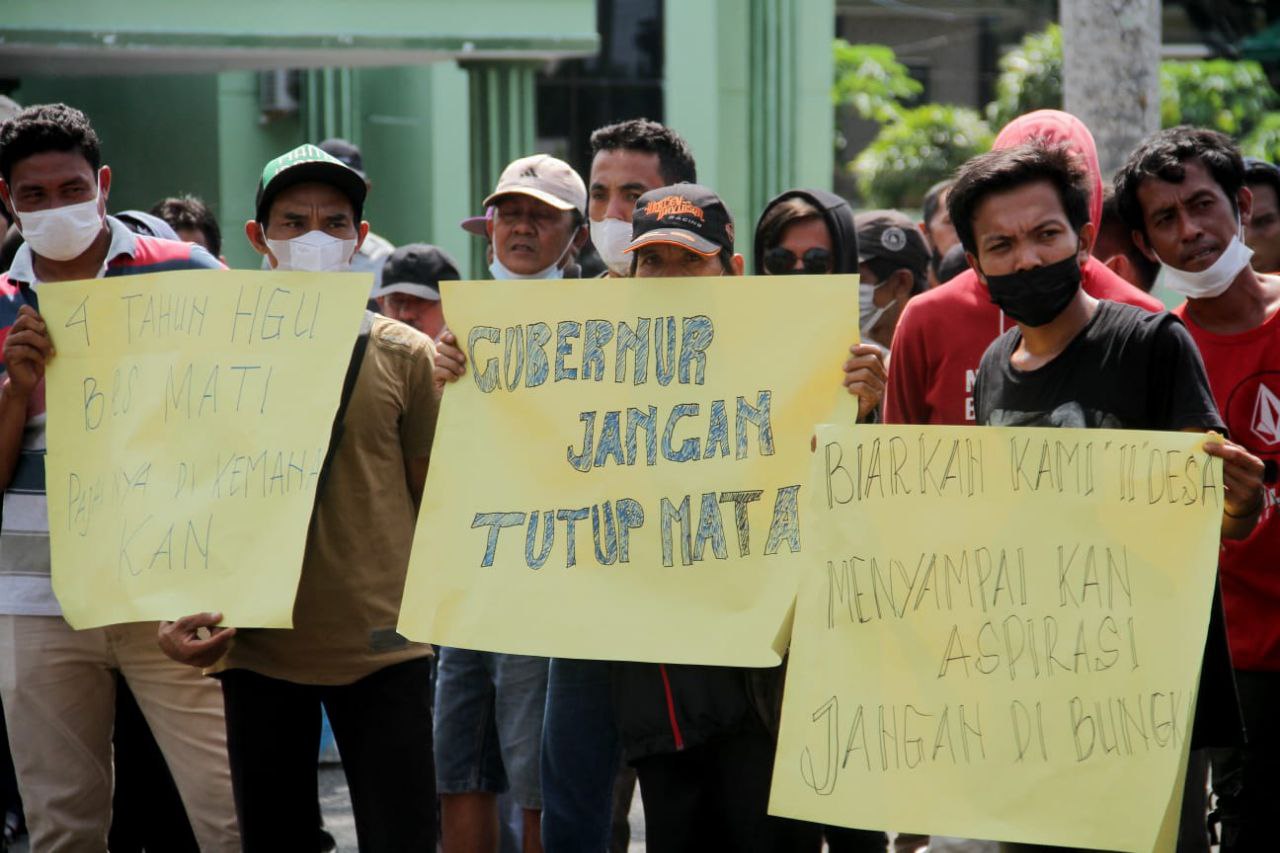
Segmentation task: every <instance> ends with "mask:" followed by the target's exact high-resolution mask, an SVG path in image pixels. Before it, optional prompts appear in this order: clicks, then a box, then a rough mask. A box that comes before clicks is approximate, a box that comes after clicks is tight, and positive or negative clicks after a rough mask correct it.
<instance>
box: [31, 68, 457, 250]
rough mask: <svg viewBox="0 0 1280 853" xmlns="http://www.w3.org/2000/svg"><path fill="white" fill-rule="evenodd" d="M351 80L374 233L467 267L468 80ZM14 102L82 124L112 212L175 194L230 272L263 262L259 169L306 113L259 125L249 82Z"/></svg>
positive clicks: (52, 91) (123, 81)
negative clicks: (254, 230) (109, 181)
mask: <svg viewBox="0 0 1280 853" xmlns="http://www.w3.org/2000/svg"><path fill="white" fill-rule="evenodd" d="M353 81H354V85H356V86H358V87H359V90H360V91H359V98H358V99H357V100H358V103H359V105H360V113H359V115H358V116H357V117H356V121H357V126H358V133H357V134H354V135H356V136H358V137H359V139H360V142H361V146H362V149H363V152H364V157H365V167H366V172H367V173H368V175H369V178H370V180H371V182H372V184H373V188H372V191H371V192H370V195H369V201H368V204H367V207H366V211H365V215H366V217H367V218H368V220H369V222H370V223H371V226H372V227H373V229H374V230H375V231H377V232H378V233H380V234H382V235H383V236H384V237H386V238H387V239H389V240H391V241H392V242H393V243H396V244H401V243H408V242H417V241H422V242H434V243H436V244H438V245H440V246H443V247H444V248H445V249H446V250H448V251H449V252H450V253H451V254H452V255H453V256H454V257H455V258H457V259H458V261H459V262H460V263H461V264H462V265H464V266H466V265H467V262H468V257H469V253H470V248H471V247H470V240H471V239H472V238H470V237H469V236H468V235H467V234H466V233H464V232H463V231H462V230H461V229H460V228H459V227H458V222H459V221H461V220H462V219H463V218H464V217H466V216H469V215H470V201H469V192H470V182H469V175H470V163H469V153H468V140H467V127H468V104H467V75H466V73H465V72H464V71H462V70H461V69H460V68H458V66H457V65H456V63H452V62H447V63H439V64H436V65H428V66H420V67H413V68H380V69H362V70H357V71H355V72H353ZM13 95H14V97H15V98H16V99H17V100H18V101H19V103H23V104H36V103H44V102H48V101H65V102H67V103H70V104H73V105H74V106H76V107H79V108H80V109H82V110H84V111H85V112H86V113H87V114H88V115H89V118H90V120H91V121H92V122H93V125H94V128H95V129H96V130H97V131H98V134H99V136H100V137H101V138H102V145H103V157H104V160H105V162H106V163H107V164H108V165H110V166H111V168H112V171H113V173H114V186H113V189H112V194H111V205H110V206H111V209H112V210H125V209H128V208H142V209H147V208H150V207H151V205H153V204H154V203H155V202H156V201H158V200H159V199H161V198H163V197H165V196H167V195H176V194H179V193H188V192H189V193H193V194H195V195H198V196H200V197H201V198H203V199H204V200H205V201H206V202H207V203H208V204H210V205H211V207H212V209H213V211H214V215H215V216H217V218H218V221H219V224H220V225H221V226H222V230H223V237H224V240H223V242H224V247H223V255H224V256H225V257H226V259H227V262H228V263H229V264H230V265H232V266H234V267H243V268H255V267H256V266H257V265H258V263H259V260H258V256H257V254H256V253H254V251H253V249H252V248H250V246H249V244H248V242H247V241H246V240H245V238H244V234H243V231H244V223H245V221H246V220H248V219H249V218H251V217H252V216H253V210H254V196H255V194H256V192H257V186H258V177H259V175H260V174H261V171H262V167H263V165H264V164H265V163H266V162H267V161H268V160H270V159H271V158H273V157H275V156H277V155H279V154H281V153H283V152H285V151H288V150H289V149H291V148H293V147H295V146H297V145H300V144H302V143H303V142H305V141H308V140H307V138H306V133H305V131H304V129H303V114H302V113H299V114H295V115H291V116H286V117H281V118H272V119H270V120H266V119H264V118H263V116H262V113H261V112H260V110H259V101H258V76H257V74H256V73H254V72H247V71H244V72H240V71H237V72H225V73H222V74H218V75H192V76H180V77H166V76H147V77H118V78H115V77H113V78H88V77H47V78H27V79H24V80H23V82H22V85H21V87H20V88H19V89H18V90H17V91H15V92H14V93H13ZM161 104H163V105H164V107H163V108H159V106H158V105H161ZM310 141H313V142H319V141H320V140H319V139H314V140H310ZM464 272H465V270H464Z"/></svg>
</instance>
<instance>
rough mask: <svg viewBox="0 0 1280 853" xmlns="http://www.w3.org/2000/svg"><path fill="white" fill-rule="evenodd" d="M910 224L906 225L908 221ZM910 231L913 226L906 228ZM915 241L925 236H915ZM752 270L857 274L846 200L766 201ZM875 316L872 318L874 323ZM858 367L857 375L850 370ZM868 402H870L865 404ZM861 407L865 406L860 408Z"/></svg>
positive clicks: (876, 384)
mask: <svg viewBox="0 0 1280 853" xmlns="http://www.w3.org/2000/svg"><path fill="white" fill-rule="evenodd" d="M908 225H909V227H910V223H908ZM910 230H911V231H912V233H914V231H915V229H914V228H913V227H911V228H910ZM916 239H918V240H921V241H922V242H923V238H921V237H920V235H919V234H916ZM754 246H755V257H754V259H753V260H754V264H753V269H754V270H755V272H756V274H757V275H760V274H765V275H822V274H848V273H858V272H860V271H859V260H860V248H861V247H860V244H859V235H858V233H857V228H856V226H855V224H854V215H853V211H852V210H851V209H850V207H849V203H848V202H847V201H845V200H844V199H842V198H840V197H839V196H838V195H836V194H834V193H829V192H826V191H824V190H788V191H786V192H784V193H782V194H780V195H778V196H776V197H775V198H774V199H773V200H772V201H770V202H769V203H768V204H767V205H765V209H764V211H763V212H762V213H761V214H760V218H759V220H757V222H756V236H755V243H754ZM863 281H864V280H863V279H860V280H859V282H858V289H859V296H860V298H861V306H860V321H861V324H862V337H863V339H864V343H861V344H857V345H855V346H853V347H852V348H851V349H850V359H849V361H848V362H847V363H846V364H845V371H846V377H848V378H847V379H846V387H848V388H850V390H851V391H855V392H856V391H857V390H863V391H864V392H866V393H867V395H868V397H869V398H870V399H869V400H864V399H859V404H860V405H859V414H860V416H862V417H865V416H866V415H868V414H869V413H870V412H871V411H872V409H874V408H875V406H876V405H878V404H879V401H880V397H881V396H882V395H883V389H884V380H885V367H884V353H882V352H881V350H880V348H879V346H878V345H876V344H874V343H866V342H865V339H866V337H867V328H868V325H867V322H866V318H867V317H868V316H869V315H870V314H871V313H872V311H873V310H874V309H873V308H869V307H868V299H867V297H868V294H869V293H871V294H872V295H873V296H872V298H874V290H875V288H874V286H873V285H867V284H864V283H863ZM875 319H877V318H874V317H873V322H874V320H875ZM855 371H857V373H858V375H856V376H853V375H852V374H853V373H854V372H855ZM867 403H870V405H866V404H867ZM864 406H865V408H864ZM822 838H823V840H825V841H826V844H827V850H828V851H829V853H860V851H881V853H883V851H884V849H885V847H886V845H887V844H888V837H887V836H886V834H885V833H884V832H879V831H873V830H864V829H848V828H845V827H834V826H824V827H822Z"/></svg>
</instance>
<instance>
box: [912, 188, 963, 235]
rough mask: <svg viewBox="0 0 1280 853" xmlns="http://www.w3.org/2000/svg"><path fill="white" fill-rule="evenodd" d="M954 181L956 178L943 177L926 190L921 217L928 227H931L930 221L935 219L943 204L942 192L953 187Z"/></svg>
mask: <svg viewBox="0 0 1280 853" xmlns="http://www.w3.org/2000/svg"><path fill="white" fill-rule="evenodd" d="M954 183H955V179H954V178H943V179H942V180H940V181H938V182H937V183H936V184H934V185H933V186H931V187H929V189H928V190H926V191H925V194H924V202H923V203H922V209H921V212H920V218H921V219H923V220H924V225H925V227H926V228H928V227H929V223H930V222H932V221H933V217H934V216H936V215H937V213H938V208H939V207H940V206H941V204H942V194H943V193H945V192H946V191H947V190H949V189H951V185H952V184H954Z"/></svg>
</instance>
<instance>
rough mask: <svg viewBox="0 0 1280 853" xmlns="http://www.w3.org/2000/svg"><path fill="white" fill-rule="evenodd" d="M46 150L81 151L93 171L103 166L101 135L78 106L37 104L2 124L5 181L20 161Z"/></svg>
mask: <svg viewBox="0 0 1280 853" xmlns="http://www.w3.org/2000/svg"><path fill="white" fill-rule="evenodd" d="M46 151H78V152H79V153H80V154H81V155H83V156H84V159H85V160H87V161H89V165H90V166H92V167H93V171H94V172H97V171H98V169H99V168H100V167H101V166H102V146H101V144H100V143H99V142H98V134H96V133H94V131H93V126H92V125H90V124H89V117H88V116H86V115H85V114H84V113H82V112H80V110H78V109H76V108H75V107H69V106H67V105H66V104H36V105H35V106H30V107H27V108H26V109H25V110H23V111H22V112H20V113H18V114H17V115H15V116H14V117H13V118H11V119H9V120H8V121H6V122H5V123H4V124H0V177H2V178H4V179H5V181H6V182H7V181H8V180H9V177H10V175H12V174H13V167H14V166H15V165H16V164H17V163H18V162H19V161H21V160H25V159H26V158H28V157H31V156H32V155H35V154H43V153H44V152H46Z"/></svg>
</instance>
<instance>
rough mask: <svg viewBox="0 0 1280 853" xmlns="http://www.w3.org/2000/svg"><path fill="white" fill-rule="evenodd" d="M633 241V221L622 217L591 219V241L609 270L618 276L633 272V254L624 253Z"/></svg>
mask: <svg viewBox="0 0 1280 853" xmlns="http://www.w3.org/2000/svg"><path fill="white" fill-rule="evenodd" d="M630 242H631V223H630V222H623V221H622V220H621V219H605V220H603V221H601V222H596V221H595V220H594V219H593V220H591V243H592V245H594V246H595V247H596V251H597V252H598V253H599V254H600V260H602V261H604V263H605V266H607V267H608V268H609V272H611V273H613V274H614V275H618V276H626V275H630V274H631V256H630V255H628V254H624V253H623V249H625V248H627V244H629V243H630Z"/></svg>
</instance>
